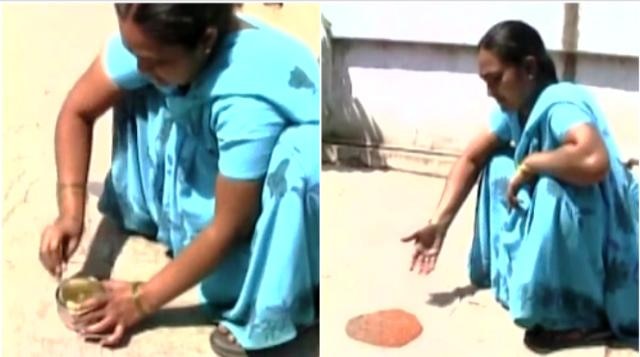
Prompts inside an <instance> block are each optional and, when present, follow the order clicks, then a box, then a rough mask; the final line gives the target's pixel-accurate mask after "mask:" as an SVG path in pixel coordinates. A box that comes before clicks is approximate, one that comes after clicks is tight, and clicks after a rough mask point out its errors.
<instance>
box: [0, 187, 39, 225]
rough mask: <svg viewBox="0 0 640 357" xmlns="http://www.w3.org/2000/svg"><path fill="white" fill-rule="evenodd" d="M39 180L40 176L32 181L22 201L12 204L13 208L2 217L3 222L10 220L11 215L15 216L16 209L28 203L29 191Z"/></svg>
mask: <svg viewBox="0 0 640 357" xmlns="http://www.w3.org/2000/svg"><path fill="white" fill-rule="evenodd" d="M38 181H40V177H38V178H36V179H34V180H33V181H31V182H30V183H29V184H28V185H27V188H26V189H25V190H24V194H23V196H22V201H21V202H17V203H15V204H13V205H12V206H11V208H10V209H9V211H8V212H7V213H6V214H5V215H4V217H3V218H2V224H6V223H7V222H8V221H9V218H11V216H13V214H14V213H15V212H16V210H17V209H18V207H21V206H22V205H24V204H25V203H27V200H28V198H29V193H30V191H31V189H32V188H33V186H34V185H35V184H36V183H38Z"/></svg>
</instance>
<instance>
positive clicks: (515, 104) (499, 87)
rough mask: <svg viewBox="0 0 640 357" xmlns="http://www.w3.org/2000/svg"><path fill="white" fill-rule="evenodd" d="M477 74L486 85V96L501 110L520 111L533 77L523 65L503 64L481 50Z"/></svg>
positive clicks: (491, 53)
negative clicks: (496, 103) (492, 99)
mask: <svg viewBox="0 0 640 357" xmlns="http://www.w3.org/2000/svg"><path fill="white" fill-rule="evenodd" d="M527 61H528V60H527ZM478 74H479V75H480V78H482V80H483V81H484V82H485V83H486V85H487V94H488V95H489V96H491V97H493V98H494V99H495V100H496V101H497V102H498V104H499V105H500V107H501V108H502V109H503V110H507V111H517V110H518V109H520V108H521V107H522V105H523V104H524V102H525V101H526V98H527V97H528V96H529V94H530V93H531V91H532V89H533V75H532V73H531V70H529V69H528V68H527V66H526V65H525V64H523V65H516V64H511V63H505V62H504V61H502V60H501V59H500V58H499V57H498V56H496V55H495V54H494V53H493V52H492V51H490V50H486V49H483V48H481V49H480V50H479V51H478Z"/></svg>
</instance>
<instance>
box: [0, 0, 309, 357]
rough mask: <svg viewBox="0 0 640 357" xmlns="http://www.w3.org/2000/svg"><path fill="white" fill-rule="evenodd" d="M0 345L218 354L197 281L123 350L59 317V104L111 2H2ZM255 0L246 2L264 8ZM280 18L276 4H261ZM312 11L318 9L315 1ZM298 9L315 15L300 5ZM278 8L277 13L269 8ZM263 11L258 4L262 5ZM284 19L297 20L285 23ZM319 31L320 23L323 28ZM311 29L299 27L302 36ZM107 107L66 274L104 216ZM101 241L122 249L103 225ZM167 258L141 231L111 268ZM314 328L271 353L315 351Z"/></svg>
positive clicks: (131, 273) (108, 18) (10, 352)
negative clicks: (80, 234)
mask: <svg viewBox="0 0 640 357" xmlns="http://www.w3.org/2000/svg"><path fill="white" fill-rule="evenodd" d="M1 6H2V14H3V18H2V33H3V37H2V53H3V58H2V59H3V61H2V63H3V67H2V73H3V82H2V104H3V105H2V133H3V135H2V152H3V157H2V159H3V160H2V165H3V166H2V173H3V183H2V188H3V194H4V198H3V209H2V215H3V216H2V223H3V226H2V251H3V255H2V272H3V274H2V283H3V289H2V290H3V294H2V298H3V299H2V311H3V333H2V342H3V343H2V355H3V356H8V357H14V356H15V357H22V356H74V357H75V356H79V357H83V356H211V355H212V354H213V353H212V352H211V349H210V347H209V342H208V336H209V333H210V332H211V329H212V326H211V322H210V321H206V320H205V319H204V318H203V315H202V314H201V313H200V311H199V310H198V308H197V306H196V305H197V303H198V301H197V295H196V292H195V291H194V290H191V291H189V292H187V293H186V294H184V295H183V296H180V297H179V298H178V299H176V300H175V301H174V302H172V303H171V304H170V305H169V306H168V307H167V308H166V309H165V310H163V311H162V312H160V313H159V314H158V316H156V317H154V318H152V319H151V320H150V321H149V322H148V323H146V324H144V325H142V328H141V329H139V331H138V332H136V333H135V335H133V336H132V338H131V339H130V341H129V343H128V345H126V346H125V347H123V348H121V349H118V350H110V349H106V348H105V349H101V348H100V347H98V346H97V345H95V344H90V343H85V342H83V341H82V340H81V339H80V338H79V337H77V336H76V335H75V334H74V333H72V332H71V331H67V330H66V329H65V328H64V326H63V325H62V322H61V321H60V320H59V318H58V315H57V312H56V305H55V302H54V290H55V288H56V285H57V283H56V281H55V280H54V279H53V278H51V277H49V276H48V274H47V273H46V272H45V270H44V269H43V268H42V267H41V265H40V262H39V261H38V247H39V242H40V233H41V232H42V230H43V228H44V227H45V226H46V225H47V224H48V223H50V222H51V221H52V220H53V219H54V218H55V217H56V215H57V208H56V200H55V184H56V173H55V161H54V152H53V132H54V125H55V121H56V116H57V113H58V111H59V109H60V106H61V104H62V101H63V100H64V98H65V96H66V93H67V91H68V90H69V89H70V88H71V86H72V84H73V82H74V81H75V80H76V79H77V78H78V76H79V75H80V74H81V73H82V72H83V71H84V70H85V69H86V68H87V66H88V65H89V63H90V61H91V60H92V59H93V58H94V57H95V56H96V54H97V53H98V51H99V50H100V49H101V47H102V46H103V43H104V42H103V41H104V39H106V38H107V36H108V34H110V33H111V32H112V31H114V30H115V29H116V22H115V21H116V20H115V13H114V10H113V8H112V5H111V4H106V3H105V4H95V3H92V4H79V3H75V4H71V3H67V4H43V3H30V4H18V3H13V4H6V3H3V4H2V5H1ZM255 6H256V5H253V7H249V9H248V10H249V11H248V12H250V13H251V12H252V9H253V11H254V12H258V10H259V9H257V8H256V7H255ZM260 11H263V12H264V14H266V15H268V16H272V17H273V18H275V19H276V20H277V18H278V16H276V15H274V14H273V11H275V10H268V9H267V10H264V9H263V10H260ZM313 11H316V12H317V11H319V10H318V9H317V6H316V7H315V8H313ZM294 12H295V13H296V14H298V15H297V16H298V17H297V19H298V20H299V21H304V22H305V23H307V24H306V25H305V29H310V28H311V26H310V25H309V24H308V22H309V18H315V17H317V16H315V15H314V14H313V13H311V14H309V13H306V15H304V16H303V15H300V14H304V13H305V11H302V10H301V9H300V8H296V9H294ZM269 14H271V15H269ZM258 15H260V14H258ZM287 26H293V25H292V24H291V23H288V24H287ZM316 31H317V32H318V33H319V29H316ZM311 36H312V35H309V34H304V33H302V34H300V37H301V38H302V39H303V40H310V38H311ZM110 148H111V123H110V114H109V113H107V114H106V115H105V116H104V118H102V119H101V120H100V121H99V122H98V124H97V126H96V128H95V134H94V143H93V159H92V163H91V172H90V177H89V181H90V184H89V190H90V195H89V201H88V206H87V207H88V213H87V221H86V223H87V233H86V235H85V237H84V241H83V243H82V246H81V248H80V249H79V251H78V253H77V254H76V255H75V256H74V257H73V260H72V263H71V265H70V268H69V274H73V273H75V272H76V271H77V270H78V269H80V266H81V265H82V263H83V262H84V260H85V258H86V256H87V253H88V250H89V246H90V243H91V241H92V237H93V235H94V232H95V231H96V229H97V226H98V223H99V221H100V215H99V214H98V212H97V209H96V203H97V198H98V196H99V194H100V192H101V190H102V180H103V178H104V175H105V173H106V171H107V168H108V165H109V157H110V150H111V149H110ZM102 238H106V240H103V242H111V243H110V244H108V245H107V246H103V249H104V248H108V249H116V247H115V246H114V244H115V243H114V242H115V241H114V240H113V239H111V238H113V236H112V235H111V234H110V233H109V232H106V234H104V235H102ZM167 262H168V259H167V257H166V256H165V250H164V249H163V247H161V246H159V245H157V244H155V243H152V242H149V241H147V240H145V239H143V238H140V237H133V238H131V239H129V240H128V241H126V243H125V244H124V247H123V248H122V251H121V253H120V255H119V257H118V259H117V261H116V263H115V267H114V270H113V275H112V276H113V278H115V279H123V280H144V279H147V278H149V277H150V276H151V275H152V274H153V273H155V272H156V271H157V270H159V269H160V268H161V267H162V266H163V265H164V264H166V263H167ZM317 341H318V333H317V329H316V330H312V331H310V332H309V333H308V334H305V337H304V338H303V339H302V340H301V341H300V342H299V343H297V344H294V345H290V346H286V347H285V348H284V349H280V350H276V351H272V352H271V353H269V354H267V355H276V356H281V355H293V356H299V355H301V354H302V355H309V356H314V355H317V354H318V352H317V348H318V346H317Z"/></svg>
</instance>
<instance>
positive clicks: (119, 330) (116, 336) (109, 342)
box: [100, 324, 124, 346]
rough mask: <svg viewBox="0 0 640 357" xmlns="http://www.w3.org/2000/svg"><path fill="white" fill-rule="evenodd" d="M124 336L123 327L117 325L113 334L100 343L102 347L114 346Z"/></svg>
mask: <svg viewBox="0 0 640 357" xmlns="http://www.w3.org/2000/svg"><path fill="white" fill-rule="evenodd" d="M123 336H124V325H122V324H117V325H116V328H115V329H114V330H113V333H112V334H111V335H109V336H107V337H105V338H103V339H102V340H101V341H100V344H101V345H102V346H115V345H117V344H118V343H120V341H121V340H122V337H123Z"/></svg>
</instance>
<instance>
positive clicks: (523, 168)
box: [518, 161, 533, 176]
mask: <svg viewBox="0 0 640 357" xmlns="http://www.w3.org/2000/svg"><path fill="white" fill-rule="evenodd" d="M518 172H522V173H523V174H525V175H526V176H530V175H533V170H531V168H530V167H529V165H527V164H525V163H524V161H523V162H522V163H520V166H518Z"/></svg>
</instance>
